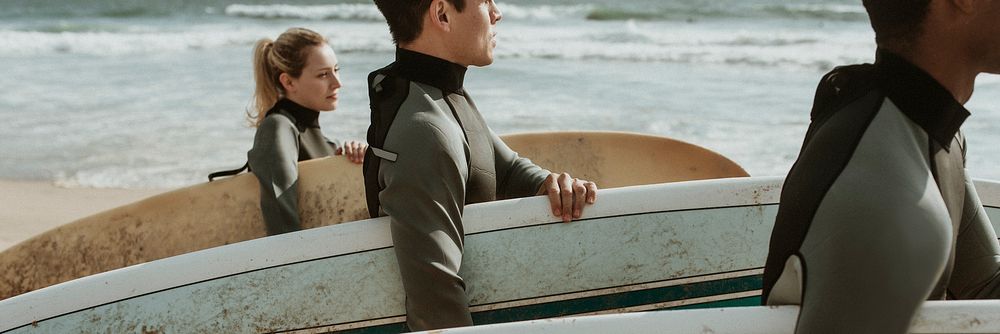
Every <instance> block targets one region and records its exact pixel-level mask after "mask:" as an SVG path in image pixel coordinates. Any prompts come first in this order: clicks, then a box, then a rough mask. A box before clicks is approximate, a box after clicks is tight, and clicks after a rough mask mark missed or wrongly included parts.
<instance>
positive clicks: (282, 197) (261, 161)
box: [247, 116, 302, 235]
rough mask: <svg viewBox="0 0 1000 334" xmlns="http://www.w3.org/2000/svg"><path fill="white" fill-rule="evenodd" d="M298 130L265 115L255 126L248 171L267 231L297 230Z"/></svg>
mask: <svg viewBox="0 0 1000 334" xmlns="http://www.w3.org/2000/svg"><path fill="white" fill-rule="evenodd" d="M297 138H298V131H297V130H296V129H295V126H294V125H292V123H291V122H290V121H288V119H287V118H284V116H272V117H268V118H267V119H266V120H265V121H264V123H262V124H261V125H260V128H258V129H257V134H256V135H255V136H254V143H253V149H251V150H250V152H249V153H248V154H247V160H248V162H249V164H250V170H252V171H253V174H254V175H256V176H257V181H258V182H259V183H260V211H261V213H262V214H263V216H264V223H265V225H267V234H268V235H275V234H281V233H287V232H292V231H298V230H300V229H301V228H302V227H301V226H302V224H301V220H299V197H298V196H299V191H298V180H299V169H298V160H299V143H298V140H297Z"/></svg>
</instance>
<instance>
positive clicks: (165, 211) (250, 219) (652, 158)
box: [0, 132, 748, 299]
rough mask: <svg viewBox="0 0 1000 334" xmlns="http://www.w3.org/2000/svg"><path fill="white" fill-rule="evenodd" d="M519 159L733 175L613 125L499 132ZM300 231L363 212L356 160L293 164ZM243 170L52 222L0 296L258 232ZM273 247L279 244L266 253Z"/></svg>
mask: <svg viewBox="0 0 1000 334" xmlns="http://www.w3.org/2000/svg"><path fill="white" fill-rule="evenodd" d="M504 140H505V142H507V143H508V145H509V146H510V147H511V148H512V149H514V150H515V151H518V152H519V153H520V154H521V155H522V156H524V157H528V158H530V159H532V160H533V161H534V162H535V163H536V164H538V165H540V166H542V167H545V168H547V169H549V170H552V171H567V172H570V173H571V174H572V175H573V176H576V177H579V178H582V179H587V180H593V181H595V182H597V184H598V185H599V186H600V187H601V188H614V187H622V186H629V185H638V184H652V183H663V182H676V181H684V180H696V179H711V178H724V177H741V176H748V174H747V173H746V172H745V171H744V170H743V169H742V168H741V167H740V166H739V165H737V164H736V163H734V162H732V161H731V160H729V159H727V158H725V157H723V156H721V155H719V154H717V153H714V152H712V151H709V150H707V149H704V148H701V147H699V146H696V145H692V144H688V143H685V142H681V141H677V140H673V139H669V138H664V137H656V136H647V135H638V134H630V133H616V132H556V133H528V134H518V135H511V136H505V137H504ZM299 171H300V175H301V177H300V181H299V190H300V193H299V211H300V215H301V217H302V220H303V222H302V223H303V226H304V227H305V228H313V227H318V226H324V225H330V224H337V223H340V222H346V221H354V220H359V219H364V218H368V213H367V209H366V204H365V199H364V185H363V182H362V177H361V175H362V173H361V166H360V165H357V164H353V163H350V162H349V161H348V160H347V159H344V158H343V157H331V158H325V159H317V160H312V161H307V162H303V163H301V164H299ZM259 196H260V193H259V189H258V184H257V180H256V178H255V177H254V176H253V175H252V174H243V175H239V176H236V177H232V178H229V179H224V180H217V181H215V182H212V183H205V184H200V185H195V186H191V187H187V188H181V189H178V190H174V191H171V192H167V193H164V194H160V195H156V196H153V197H150V198H147V199H145V200H141V201H138V202H136V203H133V204H129V205H125V206H122V207H119V208H116V209H112V210H108V211H105V212H102V213H99V214H96V215H93V216H90V217H86V218H83V219H80V220H77V221H75V222H72V223H69V224H66V225H63V226H60V227H58V228H56V229H53V230H50V231H48V232H45V233H43V234H40V235H38V236H35V237H34V238H31V239H29V240H26V241H24V242H22V243H20V244H18V245H15V246H14V247H11V248H9V249H8V250H6V251H4V252H2V253H0V273H2V276H0V299H6V298H8V297H11V296H14V295H18V294H21V293H25V292H28V291H32V290H35V289H39V288H42V287H46V286H49V285H53V284H57V283H60V282H65V281H68V280H72V279H75V278H79V277H83V276H87V275H92V274H96V273H100V272H105V271H109V270H113V269H117V268H123V267H126V266H130V265H134V264H138V263H144V262H148V261H152V260H157V259H162V258H166V257H170V256H174V255H179V254H183V253H188V252H192V251H196V250H201V249H207V248H211V247H216V246H222V245H226V244H230V243H235V242H240V241H245V240H250V239H254V238H260V237H264V236H266V231H265V229H264V224H263V221H262V218H261V214H260V205H259ZM275 251H280V250H275Z"/></svg>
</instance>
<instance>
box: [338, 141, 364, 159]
mask: <svg viewBox="0 0 1000 334" xmlns="http://www.w3.org/2000/svg"><path fill="white" fill-rule="evenodd" d="M366 150H368V144H365V143H362V142H359V141H356V140H348V141H347V142H344V146H342V147H341V148H338V149H337V155H343V156H345V157H347V159H349V160H351V162H353V163H356V164H359V163H362V162H365V151H366Z"/></svg>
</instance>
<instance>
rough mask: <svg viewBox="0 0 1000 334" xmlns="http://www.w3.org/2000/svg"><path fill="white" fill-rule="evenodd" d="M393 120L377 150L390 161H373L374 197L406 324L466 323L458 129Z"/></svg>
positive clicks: (415, 327)
mask: <svg viewBox="0 0 1000 334" xmlns="http://www.w3.org/2000/svg"><path fill="white" fill-rule="evenodd" d="M396 122H397V124H395V125H394V127H395V131H394V132H393V133H391V134H390V136H388V137H387V139H386V144H385V147H386V150H388V151H391V152H397V153H398V158H397V160H396V161H395V162H390V161H383V162H382V163H381V165H380V168H379V174H380V179H381V180H382V182H384V189H383V190H382V191H381V192H380V193H379V200H380V201H381V207H382V210H383V211H384V212H385V213H386V214H388V216H389V217H390V231H391V233H392V240H393V245H394V249H395V253H396V259H397V263H398V265H399V271H400V275H401V276H402V278H403V289H404V291H405V292H406V310H407V324H408V326H409V327H410V329H411V330H425V329H433V328H447V327H456V326H468V325H471V324H472V317H471V315H470V313H469V310H468V297H467V296H466V294H465V283H464V281H463V280H462V278H461V277H460V276H459V274H458V272H459V270H460V268H461V263H462V252H463V247H464V246H463V243H464V234H465V233H464V228H463V226H462V212H463V207H464V203H465V186H466V185H465V180H466V176H467V175H468V167H467V163H466V160H465V153H464V149H463V143H462V137H461V133H453V135H452V136H448V135H446V134H445V132H443V131H442V130H441V128H439V127H438V125H435V124H433V123H432V122H411V123H408V124H400V122H401V120H396ZM403 122H406V121H403ZM404 125H405V126H404ZM456 134H457V135H456Z"/></svg>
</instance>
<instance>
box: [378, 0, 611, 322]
mask: <svg viewBox="0 0 1000 334" xmlns="http://www.w3.org/2000/svg"><path fill="white" fill-rule="evenodd" d="M375 4H376V5H378V8H379V10H381V11H382V13H383V15H385V17H386V21H387V22H388V23H389V29H390V31H391V32H392V36H393V40H395V42H396V43H397V46H398V48H397V51H396V61H395V62H394V63H392V64H390V65H389V66H387V67H385V68H382V69H379V70H376V71H375V72H372V73H371V75H369V77H368V85H369V98H370V100H371V108H372V124H371V126H370V127H369V129H368V139H369V142H370V145H371V146H370V147H371V149H369V151H368V152H369V153H368V156H366V157H365V167H364V172H365V192H366V195H367V197H368V210H369V213H371V215H372V216H378V215H383V214H385V215H388V216H389V217H390V218H391V223H390V230H391V233H392V239H393V244H394V248H395V253H396V259H397V262H398V264H399V270H400V274H401V276H402V278H403V288H404V290H405V292H406V312H407V325H408V326H409V328H410V329H412V330H428V329H437V328H447V327H458V326H468V325H472V318H471V315H470V313H469V309H468V304H469V302H468V297H467V296H466V294H465V283H464V281H463V280H462V278H461V277H460V276H459V269H460V267H461V262H462V252H463V243H464V232H463V231H464V226H463V225H462V212H463V207H464V205H466V204H472V203H479V202H487V201H492V200H495V199H504V198H515V197H524V196H532V195H543V194H545V195H548V197H549V202H550V203H551V209H552V213H553V214H554V215H556V216H558V217H561V218H562V220H563V221H566V222H568V221H570V220H572V219H574V218H579V217H580V215H581V214H582V210H583V207H584V206H585V204H589V203H594V201H595V199H596V195H597V186H596V185H595V184H594V183H593V182H588V181H584V180H578V179H575V178H573V177H571V176H570V175H569V174H566V173H563V174H554V173H550V172H549V171H547V170H544V169H542V168H540V167H538V166H536V165H534V164H533V163H531V161H529V160H527V159H524V158H519V157H518V155H517V153H515V152H513V151H511V149H510V148H508V147H507V145H506V144H504V142H503V141H501V140H500V138H499V137H497V135H496V134H494V133H493V131H491V130H490V128H489V127H488V126H486V123H485V122H484V121H483V118H482V116H481V115H480V114H479V111H478V109H477V108H476V106H475V104H474V103H473V102H472V99H471V97H470V96H469V94H468V92H466V91H465V88H464V85H463V82H464V78H465V71H466V68H467V67H468V66H470V65H472V66H486V65H489V64H491V63H492V62H493V48H494V47H495V46H496V34H495V32H494V31H493V29H494V27H495V26H496V24H497V22H499V21H500V20H501V18H502V16H501V14H500V11H499V10H498V9H497V7H496V4H495V3H494V2H493V1H492V0H485V1H477V2H471V1H470V2H467V3H466V2H464V1H462V0H412V1H411V0H375Z"/></svg>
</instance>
